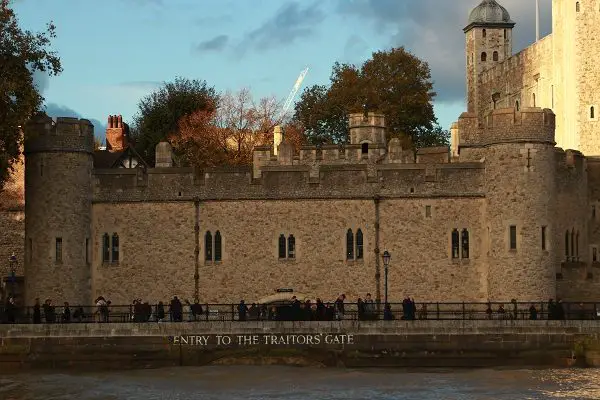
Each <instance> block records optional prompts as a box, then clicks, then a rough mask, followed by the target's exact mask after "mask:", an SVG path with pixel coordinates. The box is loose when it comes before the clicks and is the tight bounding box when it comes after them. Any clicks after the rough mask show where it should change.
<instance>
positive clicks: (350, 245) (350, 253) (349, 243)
mask: <svg viewBox="0 0 600 400" xmlns="http://www.w3.org/2000/svg"><path fill="white" fill-rule="evenodd" d="M346 259H347V260H354V234H353V233H352V229H348V232H346Z"/></svg>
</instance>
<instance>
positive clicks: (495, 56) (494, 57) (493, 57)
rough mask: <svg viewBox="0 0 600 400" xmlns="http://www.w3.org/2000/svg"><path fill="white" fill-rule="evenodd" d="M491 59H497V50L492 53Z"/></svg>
mask: <svg viewBox="0 0 600 400" xmlns="http://www.w3.org/2000/svg"><path fill="white" fill-rule="evenodd" d="M492 59H493V60H494V61H498V52H497V51H495V52H494V54H493V55H492Z"/></svg>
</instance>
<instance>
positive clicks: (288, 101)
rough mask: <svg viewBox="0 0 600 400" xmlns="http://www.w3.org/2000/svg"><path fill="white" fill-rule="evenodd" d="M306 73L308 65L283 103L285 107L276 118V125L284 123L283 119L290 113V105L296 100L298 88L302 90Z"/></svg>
mask: <svg viewBox="0 0 600 400" xmlns="http://www.w3.org/2000/svg"><path fill="white" fill-rule="evenodd" d="M306 74H308V67H306V68H304V70H303V71H302V72H300V75H299V76H298V79H296V83H294V87H293V88H292V91H291V92H290V94H289V95H288V97H287V99H286V100H285V103H283V108H282V110H281V113H280V114H279V117H278V118H277V119H276V120H275V121H276V122H275V124H276V125H279V124H281V123H283V121H284V120H285V117H286V116H287V114H288V113H289V111H290V107H291V106H292V103H293V102H294V98H295V97H296V94H297V93H298V90H300V86H301V85H302V81H304V78H306Z"/></svg>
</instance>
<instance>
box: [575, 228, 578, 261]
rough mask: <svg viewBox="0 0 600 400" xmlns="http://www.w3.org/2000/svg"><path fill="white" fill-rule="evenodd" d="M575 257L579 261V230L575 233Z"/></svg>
mask: <svg viewBox="0 0 600 400" xmlns="http://www.w3.org/2000/svg"><path fill="white" fill-rule="evenodd" d="M575 257H577V261H579V232H577V233H576V234H575Z"/></svg>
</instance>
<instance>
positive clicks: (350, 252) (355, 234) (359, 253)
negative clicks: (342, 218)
mask: <svg viewBox="0 0 600 400" xmlns="http://www.w3.org/2000/svg"><path fill="white" fill-rule="evenodd" d="M353 228H356V229H353ZM344 250H345V259H346V262H347V263H354V262H362V261H364V258H365V236H364V233H363V231H362V229H361V228H357V227H350V228H348V230H346V235H345V240H344Z"/></svg>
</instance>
